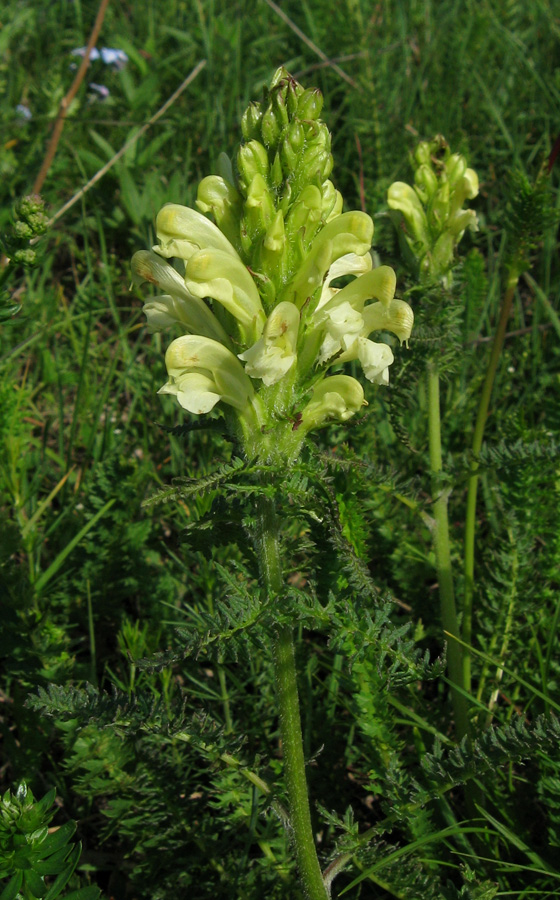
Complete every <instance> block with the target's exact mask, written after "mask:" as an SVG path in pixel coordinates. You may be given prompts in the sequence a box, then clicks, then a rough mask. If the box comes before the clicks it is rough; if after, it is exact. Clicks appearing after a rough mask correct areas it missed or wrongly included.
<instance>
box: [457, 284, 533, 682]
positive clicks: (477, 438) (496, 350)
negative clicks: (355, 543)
mask: <svg viewBox="0 0 560 900" xmlns="http://www.w3.org/2000/svg"><path fill="white" fill-rule="evenodd" d="M518 280H519V276H518V275H516V274H511V275H510V276H509V278H508V282H507V287H506V292H505V294H504V299H503V302H502V309H501V311H500V319H499V322H498V326H497V328H496V334H495V336H494V343H493V344H492V352H491V354H490V361H489V363H488V368H487V370H486V377H485V379H484V385H483V387H482V393H481V395H480V401H479V404H478V412H477V416H476V424H475V427H474V434H473V441H472V447H471V450H472V455H473V462H472V472H471V476H470V478H469V483H468V491H467V512H466V518H465V598H464V604H463V632H462V635H461V637H462V639H463V641H464V642H465V644H468V645H469V646H470V645H471V644H472V617H473V596H474V542H475V531H476V495H477V491H478V462H477V457H478V455H479V453H480V450H481V448H482V439H483V437H484V428H485V426H486V420H487V418H488V409H489V406H490V399H491V397H492V389H493V387H494V381H495V378H496V370H497V368H498V362H499V359H500V354H501V352H502V348H503V346H504V339H505V334H506V327H507V323H508V319H509V315H510V312H511V304H512V302H513V295H514V293H515V288H516V286H517V282H518ZM462 681H463V684H464V687H465V690H466V691H469V692H470V690H471V654H470V650H469V649H465V652H464V654H463V679H462Z"/></svg>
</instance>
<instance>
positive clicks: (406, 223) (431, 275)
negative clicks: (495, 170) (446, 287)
mask: <svg viewBox="0 0 560 900" xmlns="http://www.w3.org/2000/svg"><path fill="white" fill-rule="evenodd" d="M412 164H413V167H414V186H413V187H412V186H411V185H409V184H406V183H405V182H403V181H395V182H394V184H392V185H391V187H390V188H389V191H388V194H387V202H388V204H389V208H390V209H391V210H392V217H393V220H394V222H395V225H396V226H397V229H398V232H399V237H400V240H401V245H402V248H403V252H404V255H405V258H406V259H408V261H409V263H410V264H411V266H412V268H413V269H415V270H416V272H417V274H418V275H419V276H420V277H421V278H427V279H441V280H442V281H444V282H447V283H449V282H450V280H451V269H452V267H453V263H454V256H455V250H456V247H457V245H458V243H459V241H460V240H461V238H462V237H463V234H464V233H465V230H466V229H467V228H470V229H471V230H472V231H477V230H478V219H477V217H476V213H475V212H474V210H472V209H463V204H464V203H465V201H466V200H473V199H474V197H476V196H477V194H478V176H477V174H476V172H475V171H474V169H468V168H467V162H466V160H465V158H464V156H461V154H460V153H451V151H450V149H449V147H448V145H447V142H446V140H445V138H443V137H442V136H441V135H437V137H435V138H434V139H433V141H422V142H421V143H420V144H419V145H418V147H417V148H416V150H415V151H414V154H413V156H412Z"/></svg>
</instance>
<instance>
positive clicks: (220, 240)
mask: <svg viewBox="0 0 560 900" xmlns="http://www.w3.org/2000/svg"><path fill="white" fill-rule="evenodd" d="M321 107H322V96H321V94H320V92H319V91H317V90H313V89H308V90H304V89H303V87H302V86H301V85H299V84H298V83H297V82H296V81H295V80H294V79H293V78H291V76H290V75H289V74H288V73H287V72H286V70H285V69H279V70H278V71H277V72H276V74H275V76H274V79H273V81H272V84H271V87H270V89H269V90H266V91H265V94H264V99H263V102H262V103H253V104H251V105H250V106H249V108H248V109H247V111H246V112H245V114H244V116H243V119H242V133H243V138H244V140H243V142H242V143H241V145H240V147H239V150H238V153H237V159H236V160H235V171H234V166H233V164H232V163H231V162H230V160H229V159H228V158H227V157H225V155H223V154H222V156H221V157H220V160H219V168H220V174H219V175H211V176H209V177H207V178H204V179H203V180H202V181H201V183H200V185H199V187H198V195H197V200H196V206H197V207H198V210H195V209H191V208H188V207H184V206H179V205H176V204H169V205H167V206H165V207H164V208H163V209H162V210H161V211H160V213H159V215H158V216H157V221H156V234H157V241H158V243H157V244H156V246H155V247H154V248H153V250H151V251H140V252H138V253H136V254H135V256H134V257H133V260H132V269H133V277H134V281H135V283H137V284H141V283H144V282H150V283H152V284H154V285H156V287H157V289H158V294H157V296H154V297H151V298H150V299H149V300H148V301H147V302H146V304H145V306H144V311H145V313H146V316H147V318H148V326H149V329H150V330H151V331H152V332H154V331H162V330H164V329H166V328H168V327H170V326H172V325H179V327H180V328H181V330H182V332H183V335H182V336H181V337H178V338H177V339H176V340H174V341H173V342H172V343H171V345H170V346H169V348H168V350H167V353H166V357H165V361H166V366H167V371H168V374H169V380H168V382H167V383H166V384H165V385H164V386H163V387H162V388H161V391H160V393H167V394H173V395H174V396H176V398H177V400H178V402H179V403H180V405H181V406H182V407H184V408H185V409H187V410H188V411H190V412H191V413H206V412H209V411H210V410H211V409H212V408H213V407H214V406H215V405H216V404H217V403H218V402H219V401H222V402H224V403H225V404H227V405H228V407H230V408H232V409H233V410H234V411H235V420H236V421H237V423H238V425H240V426H241V430H242V432H243V434H244V435H245V437H247V435H248V434H249V433H250V432H251V430H252V429H255V427H256V428H257V430H258V431H259V432H260V433H261V434H263V433H265V432H266V433H271V432H276V438H275V439H278V440H281V436H280V432H279V429H280V430H281V429H282V428H284V429H285V430H286V429H289V430H290V431H291V432H293V433H297V440H298V442H299V443H301V440H303V437H304V436H305V434H306V433H307V432H308V431H309V430H311V429H313V428H318V427H320V426H321V425H323V424H325V423H326V422H328V421H330V420H338V421H345V420H346V419H348V418H350V416H352V415H354V414H355V413H356V412H358V411H359V410H360V409H361V408H362V406H363V405H364V403H365V401H364V393H363V389H362V386H361V384H360V382H359V381H357V380H356V379H354V378H351V377H350V376H348V375H344V374H334V375H333V374H330V370H331V369H332V367H333V366H335V365H339V364H341V363H344V362H347V361H350V360H357V361H359V363H360V364H361V366H362V368H363V371H364V374H365V377H366V378H368V379H369V380H370V381H372V382H375V383H379V384H386V383H387V382H388V367H389V365H390V364H391V363H392V361H393V353H392V351H391V348H390V346H389V345H388V344H387V343H382V342H375V341H372V340H370V334H372V332H375V331H386V332H387V331H388V332H392V333H393V334H395V335H396V336H397V337H398V338H399V339H400V340H401V341H407V340H408V338H409V336H410V333H411V329H412V323H413V315H412V310H411V309H410V307H409V306H408V304H407V303H405V302H404V301H402V300H398V299H395V297H394V293H395V274H394V272H393V270H392V269H390V268H388V267H387V266H380V267H379V268H375V269H374V268H373V267H372V257H371V254H370V248H371V241H372V236H373V222H372V220H371V218H370V217H369V216H368V215H366V213H363V212H342V197H341V195H340V193H339V192H338V191H337V190H336V189H335V187H334V185H333V183H332V182H331V181H330V180H329V175H330V173H331V170H332V166H333V159H332V155H331V139H330V134H329V132H328V130H327V128H326V126H325V125H324V124H323V123H322V121H321V120H320V118H319V115H320V112H321ZM210 217H211V218H210ZM212 220H213V221H212ZM171 260H173V262H171ZM341 279H342V284H341V283H340V280H341ZM226 412H227V411H226Z"/></svg>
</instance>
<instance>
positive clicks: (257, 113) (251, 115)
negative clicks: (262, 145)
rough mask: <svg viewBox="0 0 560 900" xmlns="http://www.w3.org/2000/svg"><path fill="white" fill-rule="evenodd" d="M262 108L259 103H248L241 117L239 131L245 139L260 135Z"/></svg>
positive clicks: (250, 139)
mask: <svg viewBox="0 0 560 900" xmlns="http://www.w3.org/2000/svg"><path fill="white" fill-rule="evenodd" d="M261 121H262V109H261V105H260V103H250V104H249V106H248V107H247V109H246V110H245V112H244V113H243V116H242V118H241V133H242V135H243V137H244V138H245V140H246V141H252V140H255V139H258V138H259V137H260V136H261Z"/></svg>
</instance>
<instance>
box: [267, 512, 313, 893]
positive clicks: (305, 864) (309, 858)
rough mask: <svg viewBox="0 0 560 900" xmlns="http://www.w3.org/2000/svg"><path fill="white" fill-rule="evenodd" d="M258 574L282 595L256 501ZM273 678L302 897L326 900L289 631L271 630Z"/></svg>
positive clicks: (275, 556) (275, 530)
mask: <svg viewBox="0 0 560 900" xmlns="http://www.w3.org/2000/svg"><path fill="white" fill-rule="evenodd" d="M259 524H260V546H259V556H260V569H261V574H262V577H263V580H264V583H265V585H266V588H267V592H269V593H270V594H272V595H276V596H278V595H279V594H280V592H281V591H282V587H283V579H282V565H281V562H280V550H279V523H278V519H277V516H276V511H275V509H274V504H273V501H271V500H270V499H268V498H267V497H261V498H260V500H259ZM273 659H274V673H275V678H276V690H277V694H278V706H279V712H280V730H281V735H282V751H283V756H284V773H285V779H286V786H287V789H288V801H289V811H290V826H291V831H292V838H293V843H294V848H295V854H296V861H297V865H298V869H299V874H300V878H301V881H302V884H303V888H304V891H305V895H306V897H307V898H309V900H328V897H329V893H328V891H327V888H326V887H325V883H324V881H323V876H322V875H321V868H320V866H319V860H318V858H317V851H316V849H315V841H314V838H313V829H312V827H311V812H310V808H309V794H308V791H307V779H306V776H305V758H304V754H303V737H302V731H301V717H300V710H299V698H298V690H297V672H296V663H295V653H294V640H293V631H292V629H291V628H290V627H289V626H283V627H281V628H278V629H277V632H276V635H275V640H274V648H273Z"/></svg>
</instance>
